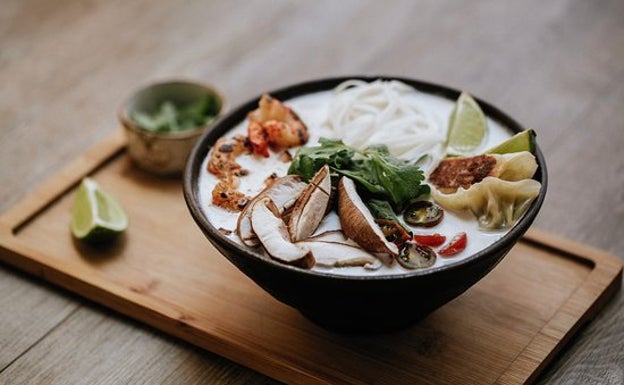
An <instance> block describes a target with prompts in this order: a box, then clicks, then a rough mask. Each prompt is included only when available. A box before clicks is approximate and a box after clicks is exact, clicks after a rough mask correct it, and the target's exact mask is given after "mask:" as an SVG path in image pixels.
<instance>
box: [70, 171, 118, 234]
mask: <svg viewBox="0 0 624 385" xmlns="http://www.w3.org/2000/svg"><path fill="white" fill-rule="evenodd" d="M127 227H128V217H127V216H126V213H125V212H124V210H123V208H122V207H121V205H120V204H119V202H117V200H115V198H114V197H113V196H112V195H110V194H108V193H106V192H105V191H103V190H102V189H101V188H100V186H99V185H98V184H97V182H95V181H94V180H92V179H89V178H84V179H83V180H82V183H80V186H79V187H78V191H76V198H75V200H74V206H73V207H72V220H71V232H72V234H73V235H74V237H76V238H77V239H79V240H81V241H85V242H88V243H102V242H108V241H111V240H112V239H114V238H116V237H117V236H118V235H119V234H120V233H122V232H123V231H124V230H125V229H126V228H127Z"/></svg>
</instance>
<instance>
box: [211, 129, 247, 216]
mask: <svg viewBox="0 0 624 385" xmlns="http://www.w3.org/2000/svg"><path fill="white" fill-rule="evenodd" d="M250 152H251V148H250V145H249V141H248V140H247V138H246V137H245V136H243V135H237V136H235V137H233V138H225V137H223V138H220V139H219V140H217V143H215V145H214V148H213V149H212V152H211V154H210V159H209V160H208V171H209V172H211V173H212V174H214V175H216V176H217V177H218V178H219V179H220V180H219V182H217V184H216V185H215V187H214V189H213V190H212V203H213V204H215V205H217V206H220V207H223V208H225V209H228V210H231V211H241V210H242V209H243V208H244V207H245V205H246V204H247V202H248V201H249V198H248V197H247V196H245V194H243V193H241V192H240V191H238V190H237V188H238V185H239V183H240V181H239V180H238V177H239V176H244V175H248V174H249V170H246V169H244V168H242V167H241V165H240V164H238V163H237V162H236V157H237V156H239V155H240V154H243V153H250Z"/></svg>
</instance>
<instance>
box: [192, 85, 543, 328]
mask: <svg viewBox="0 0 624 385" xmlns="http://www.w3.org/2000/svg"><path fill="white" fill-rule="evenodd" d="M379 78H382V79H397V80H400V81H402V82H404V83H406V84H409V85H411V86H413V87H414V88H416V89H417V90H420V91H422V92H425V93H430V94H435V95H437V96H441V97H444V98H447V99H449V100H452V101H455V100H456V99H457V98H458V97H459V94H460V92H459V91H457V90H454V89H451V88H448V87H444V86H439V85H436V84H431V83H426V82H422V81H418V80H412V79H405V78H395V77H385V76H376V77H361V76H353V77H341V78H330V79H322V80H316V81H311V82H305V83H300V84H296V85H293V86H290V87H286V88H282V89H279V90H275V91H271V92H269V93H270V94H271V95H272V96H274V97H276V98H278V99H280V100H288V99H290V98H294V97H297V96H301V95H305V94H308V93H313V92H318V91H325V90H330V89H333V88H334V87H336V86H337V85H338V84H340V83H341V82H343V81H345V80H347V79H362V80H365V81H373V80H375V79H379ZM258 99H259V97H256V98H254V99H252V100H250V101H248V102H247V103H245V104H243V105H241V106H240V107H238V108H236V109H234V110H233V111H232V112H230V113H229V114H227V115H226V116H224V117H223V118H222V119H221V120H220V121H218V122H217V123H216V124H215V125H214V127H213V129H212V130H211V131H210V132H208V133H207V134H205V135H204V136H203V137H202V138H201V139H200V140H199V141H198V142H197V144H196V146H195V148H194V149H193V152H192V153H191V155H190V158H189V161H188V163H187V167H186V172H185V175H184V197H185V199H186V203H187V205H188V207H189V210H190V211H191V214H192V216H193V218H194V219H195V221H196V222H197V224H198V225H199V227H200V228H201V230H202V231H203V232H204V234H205V235H206V237H207V238H208V240H209V241H210V242H211V243H212V244H213V245H214V246H215V247H216V248H217V249H218V250H219V251H220V252H221V253H223V255H224V256H225V257H226V258H227V259H228V260H229V261H230V262H232V263H233V264H234V265H235V266H236V267H237V268H238V269H240V270H241V271H242V272H243V273H244V274H246V275H247V276H249V277H250V278H251V279H252V280H254V282H256V283H257V284H258V285H259V286H260V287H262V288H263V289H264V290H266V291H267V292H269V293H270V294H271V295H272V296H273V297H275V298H276V299H277V300H279V301H281V302H283V303H285V304H288V305H290V306H292V307H294V308H296V309H298V310H299V311H300V312H301V313H303V314H304V315H305V316H306V317H308V318H309V319H310V320H312V321H314V322H316V323H318V324H320V325H322V326H324V327H327V328H330V329H333V330H338V331H347V332H349V331H351V332H376V331H384V330H391V329H395V328H400V327H404V326H407V325H409V324H412V323H414V322H415V321H417V320H419V319H421V318H423V317H424V316H426V315H427V314H429V313H430V312H432V311H433V310H435V309H436V308H438V307H440V306H442V305H444V304H445V303H447V302H448V301H450V300H452V299H453V298H455V297H457V296H458V295H460V294H461V293H463V292H464V291H466V289H468V288H469V287H470V286H472V285H473V284H475V283H476V282H477V281H479V280H480V279H481V278H482V277H483V276H485V275H486V274H487V273H488V272H489V271H490V270H492V269H493V268H494V266H496V264H497V263H498V262H500V261H501V259H502V258H503V257H504V256H505V255H506V254H507V253H508V252H509V250H510V249H511V248H512V247H513V245H514V244H515V243H516V242H517V241H518V240H519V239H520V237H521V236H522V235H523V234H524V233H525V232H526V230H527V229H528V228H529V226H530V225H531V223H532V222H533V220H534V219H535V217H536V215H537V213H538V211H539V209H540V206H541V205H542V202H543V201H544V196H545V195H546V185H547V175H546V164H545V161H544V157H543V155H542V153H541V152H540V149H539V147H538V148H537V149H536V157H537V162H538V165H539V167H538V170H537V172H536V175H535V176H534V179H536V180H538V181H539V182H541V183H542V188H541V191H540V194H539V196H538V197H537V199H535V201H534V202H533V203H532V205H531V207H530V208H529V210H528V212H527V213H526V214H525V215H524V217H523V218H522V219H521V220H520V221H519V222H518V223H516V225H515V226H514V227H513V228H512V229H511V230H510V231H509V232H508V233H507V234H506V235H505V236H503V237H502V238H501V239H500V240H498V241H496V242H495V243H493V244H492V245H490V246H489V247H487V248H486V249H483V250H481V251H480V252H478V253H476V254H474V255H471V256H469V257H467V258H464V259H461V260H459V261H458V262H456V263H454V264H450V265H445V266H440V267H437V268H431V269H424V270H414V271H410V272H407V273H405V274H401V275H385V276H337V275H332V274H327V273H323V272H318V271H311V270H305V269H301V268H298V267H293V266H288V265H285V264H282V263H280V262H277V261H274V260H272V259H269V258H267V257H265V256H263V255H261V254H260V253H257V252H255V251H253V250H251V249H249V248H247V247H244V246H242V245H240V244H238V243H236V242H234V241H233V240H231V239H229V238H227V237H226V236H224V235H223V234H221V233H220V232H219V231H218V230H217V229H216V228H215V227H214V226H213V225H212V224H211V223H210V222H209V221H208V219H207V218H206V216H205V215H204V213H203V212H202V210H201V208H200V206H199V203H198V202H199V201H200V200H199V198H198V194H199V188H198V183H197V181H198V178H199V175H200V173H202V172H206V171H205V170H204V169H203V168H202V167H201V166H202V161H203V160H204V158H205V157H206V156H207V154H208V152H209V150H210V148H211V147H212V145H213V144H214V143H215V142H216V140H217V139H218V138H219V137H221V136H222V135H224V134H226V133H227V132H228V130H230V129H231V128H233V127H235V126H236V125H237V124H239V123H240V122H241V121H243V120H244V119H245V117H246V115H247V113H248V112H249V111H251V110H253V109H255V108H256V107H257V105H258ZM478 102H479V104H480V106H481V108H482V109H483V111H484V112H485V114H486V115H488V117H490V118H491V119H494V120H496V121H498V122H500V123H501V125H502V126H504V127H508V128H509V129H510V130H512V131H514V132H519V131H522V130H524V127H522V126H521V125H520V124H518V123H517V122H516V121H514V120H513V119H512V118H510V117H509V116H507V115H506V114H505V113H503V112H502V111H500V110H499V109H498V108H496V107H494V106H492V105H491V104H489V103H487V102H484V101H483V100H478Z"/></svg>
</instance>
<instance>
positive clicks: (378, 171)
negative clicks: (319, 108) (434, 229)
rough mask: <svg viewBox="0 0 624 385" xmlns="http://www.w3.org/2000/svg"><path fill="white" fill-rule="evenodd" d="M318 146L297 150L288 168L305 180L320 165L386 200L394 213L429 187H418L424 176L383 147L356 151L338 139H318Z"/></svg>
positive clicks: (423, 185) (425, 192)
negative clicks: (327, 166)
mask: <svg viewBox="0 0 624 385" xmlns="http://www.w3.org/2000/svg"><path fill="white" fill-rule="evenodd" d="M319 142H320V146H316V147H303V148H301V149H299V151H297V153H296V154H295V157H294V159H293V162H292V163H291V165H290V168H289V169H288V173H289V174H298V175H301V176H302V178H303V179H304V180H306V181H308V180H309V179H310V178H312V176H314V174H315V173H316V172H317V171H318V170H319V169H320V168H321V167H323V165H325V164H328V165H329V166H330V168H331V169H332V171H334V172H336V173H338V174H341V175H344V176H348V177H350V178H352V179H353V180H354V181H355V182H356V184H357V185H358V186H359V187H360V189H363V190H365V191H366V192H368V194H369V195H370V197H371V198H380V199H384V200H387V201H388V202H390V204H392V206H393V207H394V209H395V210H396V211H397V212H400V211H402V210H403V209H404V208H405V206H406V205H407V204H409V203H410V202H411V201H413V200H415V199H416V198H418V197H419V196H421V195H423V194H427V193H429V186H427V185H425V184H421V182H422V181H423V180H424V174H423V172H422V170H420V168H419V167H418V166H416V165H414V164H412V163H409V162H407V161H404V160H400V159H397V158H395V157H393V156H392V155H391V154H390V152H389V151H388V148H387V147H386V146H383V145H379V146H374V147H368V148H366V149H365V150H363V151H358V150H356V149H354V148H353V147H350V146H347V145H345V144H344V143H343V142H342V141H341V140H335V139H334V140H332V139H325V138H321V139H320V140H319Z"/></svg>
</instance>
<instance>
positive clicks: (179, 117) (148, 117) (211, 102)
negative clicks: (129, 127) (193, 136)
mask: <svg viewBox="0 0 624 385" xmlns="http://www.w3.org/2000/svg"><path fill="white" fill-rule="evenodd" d="M218 111H219V102H218V101H217V98H216V97H215V96H214V95H212V94H205V95H204V96H203V97H201V98H200V99H198V100H197V101H195V102H193V103H191V104H188V105H186V106H184V107H178V106H176V105H175V104H174V103H173V102H171V101H169V100H167V101H165V102H163V103H162V104H161V105H160V107H159V108H158V110H156V111H154V112H152V113H147V112H142V111H134V112H133V113H132V119H133V120H134V121H135V123H136V124H137V125H138V126H140V127H141V128H143V129H146V130H149V131H154V132H177V131H185V130H192V129H195V128H197V127H201V126H203V125H204V124H206V123H207V122H208V121H209V120H210V119H212V118H214V117H215V115H216V114H217V112H218Z"/></svg>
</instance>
